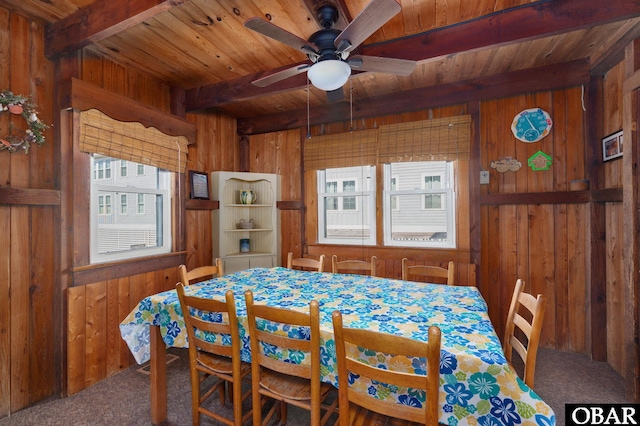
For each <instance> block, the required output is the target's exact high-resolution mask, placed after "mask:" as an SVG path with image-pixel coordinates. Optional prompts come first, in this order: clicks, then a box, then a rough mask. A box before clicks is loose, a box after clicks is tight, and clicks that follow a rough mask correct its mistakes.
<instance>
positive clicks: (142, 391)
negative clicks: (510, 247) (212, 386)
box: [0, 349, 630, 426]
mask: <svg viewBox="0 0 640 426" xmlns="http://www.w3.org/2000/svg"><path fill="white" fill-rule="evenodd" d="M169 353H170V354H176V355H178V356H179V358H178V359H177V360H175V361H173V362H171V363H170V364H169V365H168V366H167V381H168V397H169V405H168V419H167V421H166V422H165V423H163V425H165V426H174V425H175V426H177V425H191V399H190V398H191V397H190V389H191V387H190V384H189V374H188V357H187V352H186V350H184V349H170V350H169ZM139 368H140V367H139V366H134V367H132V368H129V369H128V370H126V371H123V372H121V373H119V374H117V375H115V376H113V377H111V378H109V379H107V380H104V381H102V382H100V383H98V384H96V385H94V386H92V387H90V388H89V389H86V390H84V391H82V392H80V393H78V394H75V395H72V396H70V397H68V398H64V399H52V400H48V401H45V402H43V403H40V404H38V405H35V406H33V407H30V408H27V409H25V410H22V411H19V412H17V413H15V414H13V415H11V416H10V417H5V418H3V419H0V426H9V425H11V426H22V425H56V426H57V425H119V426H124V425H131V426H134V425H149V424H151V416H150V408H149V376H147V375H144V374H142V373H140V372H139V371H138V369H139ZM536 370H537V371H536V379H535V381H536V383H535V389H536V392H537V393H538V395H540V397H541V398H542V399H543V400H544V401H545V402H547V403H548V404H549V405H550V406H551V407H552V408H553V410H554V411H555V414H556V418H557V424H558V425H564V404H565V403H623V402H630V401H627V400H626V399H625V396H624V381H623V380H622V378H621V377H620V376H619V375H618V374H617V373H616V372H615V371H613V370H612V369H611V368H610V367H609V366H608V365H607V364H604V363H601V362H594V361H590V360H588V359H587V357H586V356H584V355H579V354H570V353H565V352H559V351H554V350H549V349H540V350H539V353H538V366H537V369H536ZM216 403H217V400H216ZM227 405H228V406H229V405H230V404H227ZM288 417H289V419H288V422H287V423H288V424H289V425H293V426H296V425H307V424H308V423H309V421H308V413H307V412H306V411H302V410H298V409H296V408H295V407H291V408H290V410H289V416H288ZM202 424H203V425H213V424H216V423H214V422H212V421H211V420H210V419H208V418H206V417H203V421H202Z"/></svg>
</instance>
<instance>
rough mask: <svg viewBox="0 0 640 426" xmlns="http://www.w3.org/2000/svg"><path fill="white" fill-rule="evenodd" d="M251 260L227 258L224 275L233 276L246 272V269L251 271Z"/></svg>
mask: <svg viewBox="0 0 640 426" xmlns="http://www.w3.org/2000/svg"><path fill="white" fill-rule="evenodd" d="M250 267H251V265H250V258H249V257H236V258H233V259H230V258H226V259H224V273H225V275H226V274H232V273H234V272H238V271H244V270H245V269H249V268H250Z"/></svg>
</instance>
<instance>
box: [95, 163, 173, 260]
mask: <svg viewBox="0 0 640 426" xmlns="http://www.w3.org/2000/svg"><path fill="white" fill-rule="evenodd" d="M92 158H93V167H94V170H97V171H98V173H94V174H92V175H91V176H94V178H93V179H92V182H91V191H92V196H93V197H94V198H93V199H94V200H95V202H94V203H93V204H92V217H91V227H92V229H91V262H92V263H97V262H105V261H109V260H120V259H127V258H132V257H140V256H147V255H152V254H155V253H168V252H170V251H171V238H170V237H171V233H170V229H171V215H170V213H171V212H170V210H171V209H170V208H169V207H170V205H171V197H170V192H169V189H170V185H169V183H170V179H169V178H170V175H171V174H170V173H169V172H167V171H165V170H161V169H158V168H155V167H151V166H147V169H146V174H143V175H135V176H131V175H130V174H128V173H126V168H127V166H128V165H129V164H131V165H132V167H135V168H136V169H137V170H140V166H141V165H139V164H136V163H130V162H125V161H122V160H120V159H115V158H110V157H104V156H101V155H98V154H94V155H93V156H92ZM101 169H102V170H104V171H105V174H104V178H103V179H102V180H101V179H99V176H100V173H99V171H100V170H101ZM112 169H115V170H120V173H118V172H116V173H114V174H111V173H110V171H111V170H112ZM142 169H143V170H144V165H142ZM107 172H109V174H107ZM107 176H109V177H110V178H109V179H107ZM130 196H131V197H133V198H131V199H132V200H134V202H136V203H137V204H136V207H135V209H136V210H135V211H137V214H134V215H129V214H128V210H129V207H128V201H129V199H130V198H129V197H130ZM114 202H115V203H119V206H117V205H116V206H115V208H113V203H114ZM94 215H95V216H94Z"/></svg>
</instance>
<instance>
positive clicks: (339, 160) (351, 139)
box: [304, 129, 378, 170]
mask: <svg viewBox="0 0 640 426" xmlns="http://www.w3.org/2000/svg"><path fill="white" fill-rule="evenodd" d="M377 157H378V129H371V130H363V131H359V132H349V133H338V134H335V135H326V136H313V137H312V138H311V139H306V140H305V142H304V168H305V170H322V169H327V168H337V167H352V166H366V165H373V164H376V160H377Z"/></svg>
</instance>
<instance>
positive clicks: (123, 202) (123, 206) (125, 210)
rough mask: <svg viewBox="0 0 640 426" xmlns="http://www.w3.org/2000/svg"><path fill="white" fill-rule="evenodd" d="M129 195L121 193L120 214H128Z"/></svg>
mask: <svg viewBox="0 0 640 426" xmlns="http://www.w3.org/2000/svg"><path fill="white" fill-rule="evenodd" d="M127 201H128V197H127V194H120V214H123V215H124V214H128V213H129V212H128V207H127V205H128V203H127Z"/></svg>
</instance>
